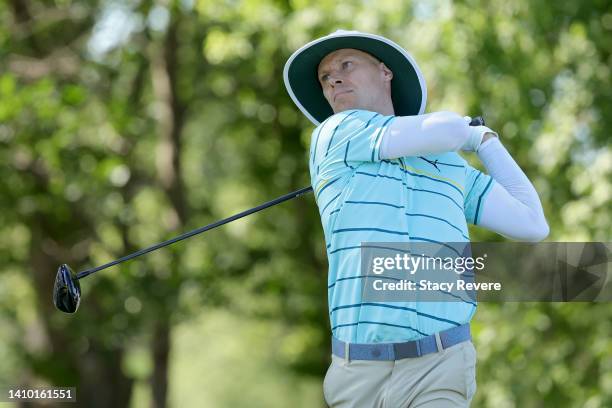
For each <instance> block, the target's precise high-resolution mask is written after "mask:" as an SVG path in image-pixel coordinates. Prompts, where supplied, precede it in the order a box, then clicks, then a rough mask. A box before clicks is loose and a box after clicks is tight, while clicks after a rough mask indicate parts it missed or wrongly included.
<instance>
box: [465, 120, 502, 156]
mask: <svg viewBox="0 0 612 408" xmlns="http://www.w3.org/2000/svg"><path fill="white" fill-rule="evenodd" d="M464 119H465V121H466V122H467V123H470V121H471V120H472V118H470V117H469V116H465V117H464ZM492 137H499V136H498V135H497V133H496V132H494V131H493V130H491V129H489V128H488V127H486V126H470V136H469V137H468V139H467V141H466V142H465V144H464V145H463V146H461V150H463V151H464V152H478V149H479V148H480V145H481V144H482V143H484V142H485V141H487V140H489V139H490V138H492Z"/></svg>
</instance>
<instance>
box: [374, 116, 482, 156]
mask: <svg viewBox="0 0 612 408" xmlns="http://www.w3.org/2000/svg"><path fill="white" fill-rule="evenodd" d="M469 136H470V127H469V125H468V124H467V123H466V121H465V119H463V117H462V116H460V115H458V114H456V113H453V112H434V113H427V114H424V115H416V116H397V117H396V118H395V119H394V120H393V122H392V123H391V125H390V126H389V128H388V129H387V132H386V133H385V134H384V135H383V138H382V141H381V146H380V158H381V159H397V158H398V157H404V156H420V155H428V154H436V153H445V152H452V151H457V150H459V149H460V148H461V147H462V146H463V145H464V144H465V143H466V142H467V140H468V138H469Z"/></svg>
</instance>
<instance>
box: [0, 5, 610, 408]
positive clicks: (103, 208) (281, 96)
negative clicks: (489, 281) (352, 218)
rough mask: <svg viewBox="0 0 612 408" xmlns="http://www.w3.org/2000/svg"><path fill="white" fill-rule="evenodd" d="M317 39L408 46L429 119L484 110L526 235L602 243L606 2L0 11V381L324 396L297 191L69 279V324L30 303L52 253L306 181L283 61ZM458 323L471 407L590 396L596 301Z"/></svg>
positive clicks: (98, 252)
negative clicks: (525, 215) (526, 185)
mask: <svg viewBox="0 0 612 408" xmlns="http://www.w3.org/2000/svg"><path fill="white" fill-rule="evenodd" d="M338 28H344V29H357V30H361V31H366V32H372V33H378V34H382V35H385V36H388V37H389V38H391V39H393V40H395V41H396V42H398V43H399V44H401V45H402V46H404V47H405V48H406V49H407V50H408V51H409V52H410V53H412V55H413V56H414V57H415V59H416V60H417V62H418V64H419V65H420V67H421V69H422V71H423V73H424V76H425V79H426V82H427V87H428V94H429V95H428V96H429V98H428V106H427V111H428V112H432V111H437V110H451V111H454V112H458V113H460V114H464V115H471V116H475V115H477V114H482V115H484V117H485V118H486V121H487V124H488V125H489V126H490V127H491V128H493V129H494V130H496V131H498V132H499V133H500V135H501V137H502V140H503V143H504V144H505V146H506V147H507V148H508V150H509V151H510V152H511V154H512V155H513V156H514V157H515V159H516V160H517V162H518V163H519V164H520V165H521V167H522V168H523V169H524V171H525V172H526V173H527V175H528V176H529V178H530V179H531V180H532V181H533V182H534V184H535V186H536V189H537V190H538V192H539V193H540V196H541V198H542V201H543V204H544V208H545V213H546V215H547V218H548V221H549V224H550V227H551V234H550V236H549V237H548V239H547V240H548V241H610V240H611V237H612V227H611V223H610V216H611V213H612V211H610V210H611V200H610V198H611V196H612V183H611V179H612V177H611V173H612V150H611V148H610V128H611V127H612V106H611V104H612V95H611V92H612V91H611V89H612V88H611V87H610V77H611V74H610V66H612V57H611V54H610V52H611V49H612V11H611V9H610V4H609V1H607V0H590V1H569V0H567V1H548V2H545V1H528V0H515V1H507V0H489V1H477V0H470V1H454V2H451V1H444V0H436V1H432V0H427V1H401V2H400V1H396V0H377V1H370V0H363V1H352V2H345V1H342V2H337V1H330V0H320V1H318V2H316V5H315V4H314V3H310V2H307V1H304V0H285V1H281V0H278V1H273V0H227V1H222V0H208V1H198V0H176V1H175V0H167V1H152V0H140V1H139V0H125V1H105V0H100V1H94V0H79V1H77V0H0V362H1V363H0V385H20V386H43V385H57V386H75V387H77V389H78V391H77V398H78V403H77V404H72V405H71V406H79V407H135V408H140V407H155V408H161V407H187V406H188V407H192V406H198V407H267V408H268V407H288V406H291V407H324V406H325V404H324V401H323V395H322V380H323V376H324V374H325V371H326V369H327V367H328V364H329V361H330V349H329V321H328V317H327V299H326V285H327V283H326V279H327V278H326V271H327V261H326V257H325V245H324V241H323V235H322V229H321V225H320V221H319V217H318V210H317V208H316V205H315V202H314V200H313V198H312V196H311V195H307V196H304V197H301V198H298V199H296V200H292V201H290V202H287V203H284V204H282V205H279V206H276V207H274V208H272V209H268V210H266V211H264V212H261V213H258V214H256V215H254V216H250V217H249V218H248V219H244V220H241V221H238V222H234V223H232V224H230V225H227V226H225V227H222V228H220V229H218V230H215V231H212V232H207V233H206V234H204V235H201V236H197V237H194V238H191V239H190V240H188V241H184V242H182V243H179V244H176V245H173V246H171V247H168V248H165V249H163V250H160V251H156V252H154V253H151V254H149V255H147V256H146V257H142V258H139V259H138V260H134V261H131V262H129V263H126V264H122V265H121V266H118V267H113V268H111V269H108V270H105V271H104V272H100V273H98V274H97V275H96V276H95V277H91V278H88V279H86V280H84V281H83V282H82V287H83V296H84V302H83V303H82V305H81V308H80V310H79V312H78V314H77V315H74V316H68V315H65V314H62V313H60V312H58V311H56V310H55V309H54V307H53V305H52V303H51V293H52V284H53V279H54V277H55V272H56V270H57V267H58V266H59V265H60V264H61V263H68V264H70V265H71V266H72V267H73V269H74V270H75V271H81V270H84V269H86V268H88V267H92V266H96V265H100V264H102V263H105V262H108V261H111V260H113V259H115V258H118V257H120V256H122V255H125V254H127V253H130V252H133V251H135V250H137V249H139V248H142V247H145V246H148V245H151V244H153V243H156V242H159V241H162V240H164V239H168V238H170V237H173V236H175V235H178V234H179V233H181V232H184V231H187V230H189V229H193V228H196V227H199V226H201V225H205V224H207V223H209V222H212V221H215V220H217V219H220V218H223V217H226V216H228V215H231V214H233V213H235V212H238V211H241V210H244V209H247V208H249V207H252V206H255V205H258V204H260V203H262V202H264V201H267V200H269V199H272V198H274V197H277V196H279V195H282V194H284V193H286V192H289V191H293V190H296V189H298V188H301V187H304V186H307V185H308V183H309V175H308V166H307V163H308V146H309V140H310V133H311V132H312V130H313V126H312V124H311V123H310V122H309V121H308V120H307V119H306V118H305V117H303V116H302V115H301V114H300V113H299V111H298V109H297V108H296V107H295V106H294V105H293V103H292V102H291V100H290V98H289V97H288V95H287V93H286V91H285V88H284V85H283V82H282V69H283V65H284V63H285V61H286V59H287V58H288V57H289V55H290V54H291V53H292V52H293V51H294V50H296V49H297V48H299V47H300V46H302V45H303V44H305V43H306V42H308V41H310V40H312V39H314V38H318V37H320V36H322V35H325V34H327V33H329V32H331V31H335V30H336V29H338ZM466 158H468V160H469V161H470V163H472V164H473V165H475V166H477V167H479V168H481V169H482V166H481V165H480V163H479V162H478V161H477V160H474V159H475V157H473V156H470V155H466ZM470 232H471V235H472V237H473V239H474V240H476V241H502V240H503V238H502V237H500V236H496V235H494V234H492V233H489V232H487V231H484V230H481V229H479V228H477V227H473V229H472V230H471V231H470ZM534 273H537V271H534ZM473 333H474V336H475V340H474V341H475V344H476V348H477V350H478V372H477V379H478V391H477V394H476V396H475V399H474V403H473V406H474V407H495V408H506V407H507V408H511V407H588V408H595V407H610V406H612V340H611V338H612V307H611V305H610V304H605V303H603V304H590V303H567V304H545V303H506V304H491V303H486V304H481V305H480V307H479V310H478V312H477V314H476V316H475V318H474V320H473ZM0 405H2V404H0ZM5 405H6V406H12V407H17V405H16V404H15V405H11V404H5ZM21 406H23V407H39V406H52V405H50V404H47V405H42V404H35V403H29V404H23V405H20V407H21Z"/></svg>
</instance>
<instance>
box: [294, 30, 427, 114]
mask: <svg viewBox="0 0 612 408" xmlns="http://www.w3.org/2000/svg"><path fill="white" fill-rule="evenodd" d="M342 48H354V49H357V50H360V51H364V52H367V53H368V54H370V55H373V56H374V57H376V58H378V59H379V60H380V61H382V62H384V63H385V65H386V66H387V67H388V68H389V69H390V70H391V71H393V79H392V80H391V99H392V102H393V109H394V111H395V115H397V116H409V115H418V114H421V113H423V112H424V111H425V103H426V102H427V87H426V86H425V80H424V79H423V75H422V74H421V70H420V69H419V66H418V65H417V63H416V62H415V61H414V59H413V58H412V56H411V55H410V54H408V52H407V51H406V50H404V49H403V48H402V47H400V46H399V45H397V44H396V43H394V42H393V41H391V40H389V39H388V38H385V37H382V36H380V35H375V34H368V33H362V32H359V31H346V30H338V31H336V32H334V33H331V34H329V35H327V36H325V37H321V38H319V39H316V40H314V41H311V42H309V43H308V44H306V45H304V46H303V47H302V48H300V49H299V50H297V51H296V52H294V53H293V54H292V55H291V57H289V59H288V60H287V63H286V64H285V69H284V70H283V77H284V80H285V86H286V87H287V91H288V92H289V95H291V99H293V102H295V104H296V105H297V106H298V108H300V110H301V111H302V112H303V113H304V115H306V117H308V119H310V120H311V121H312V122H313V123H314V124H315V125H319V123H321V122H323V121H324V120H325V119H327V118H328V117H330V116H331V115H333V114H334V111H333V110H332V108H331V106H330V105H329V103H328V102H327V100H326V99H325V97H324V96H323V90H322V89H321V84H320V83H319V80H318V76H317V68H318V67H319V63H320V62H321V60H322V59H323V58H324V57H325V56H326V55H327V54H329V53H330V52H333V51H336V50H339V49H342Z"/></svg>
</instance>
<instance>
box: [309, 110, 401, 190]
mask: <svg viewBox="0 0 612 408" xmlns="http://www.w3.org/2000/svg"><path fill="white" fill-rule="evenodd" d="M394 118H395V116H384V115H381V114H379V113H376V112H370V111H365V110H348V111H344V112H340V113H337V114H335V115H333V116H331V117H330V118H328V119H327V120H326V121H325V122H323V123H322V124H320V125H319V126H318V127H317V128H316V129H315V130H314V131H313V133H312V142H311V148H310V173H311V178H312V179H313V180H320V179H323V180H330V179H334V178H337V177H340V176H342V175H343V174H348V173H352V170H354V169H355V168H356V167H358V166H359V165H360V164H362V163H364V162H377V161H380V160H381V158H380V144H381V141H382V139H383V137H382V135H383V134H384V133H385V131H386V129H387V127H388V126H389V124H390V123H392V122H393V119H394Z"/></svg>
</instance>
